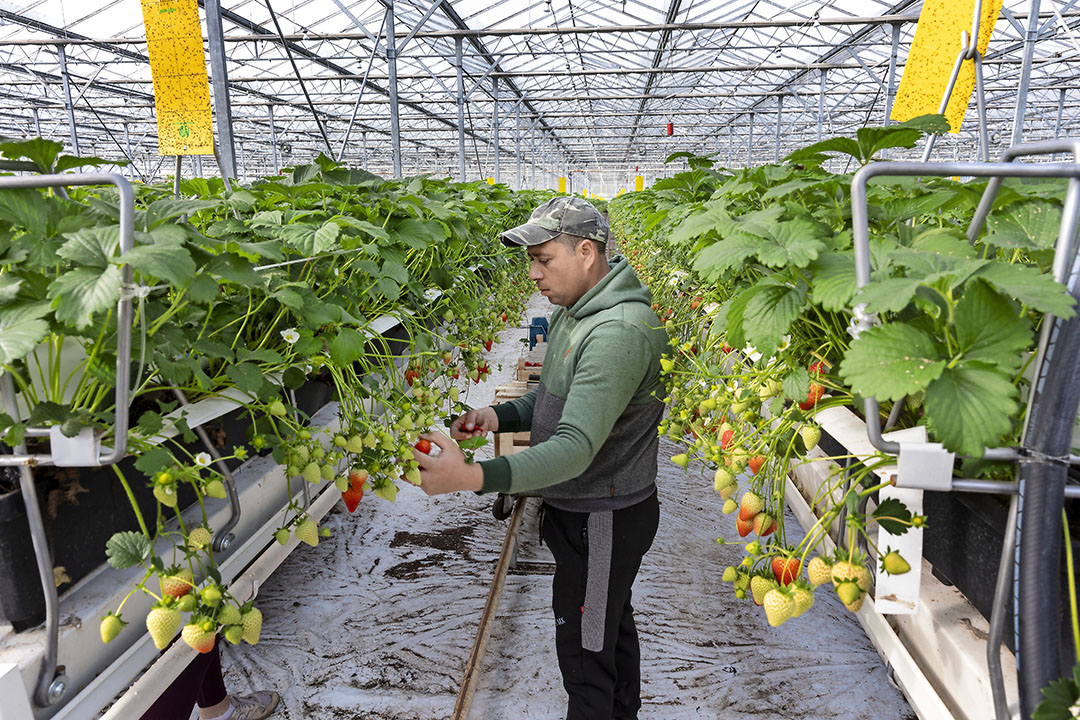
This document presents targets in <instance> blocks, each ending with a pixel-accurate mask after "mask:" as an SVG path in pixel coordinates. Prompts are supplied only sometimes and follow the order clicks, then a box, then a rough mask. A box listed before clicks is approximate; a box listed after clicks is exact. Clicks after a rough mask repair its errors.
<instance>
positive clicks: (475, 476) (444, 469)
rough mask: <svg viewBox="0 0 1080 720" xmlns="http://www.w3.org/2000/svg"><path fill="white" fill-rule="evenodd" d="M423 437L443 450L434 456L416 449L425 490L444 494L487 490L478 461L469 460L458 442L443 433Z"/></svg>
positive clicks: (426, 434) (422, 486)
mask: <svg viewBox="0 0 1080 720" xmlns="http://www.w3.org/2000/svg"><path fill="white" fill-rule="evenodd" d="M420 437H421V438H422V439H424V440H427V441H429V442H430V443H431V444H432V445H437V446H438V448H439V451H440V452H439V454H438V455H437V456H433V455H428V454H425V453H422V452H420V451H419V450H416V449H415V448H414V449H413V458H415V459H416V462H418V463H419V464H420V489H421V490H423V491H424V492H426V493H427V494H428V495H442V494H444V493H451V492H459V491H462V490H473V491H479V490H482V489H483V487H484V472H483V470H481V469H480V466H479V465H477V464H475V463H467V462H465V455H464V453H462V452H461V448H459V447H458V445H457V443H456V442H454V441H453V440H451V439H450V438H448V437H446V436H445V435H443V434H442V433H434V432H433V433H424V434H423V435H421V436H420Z"/></svg>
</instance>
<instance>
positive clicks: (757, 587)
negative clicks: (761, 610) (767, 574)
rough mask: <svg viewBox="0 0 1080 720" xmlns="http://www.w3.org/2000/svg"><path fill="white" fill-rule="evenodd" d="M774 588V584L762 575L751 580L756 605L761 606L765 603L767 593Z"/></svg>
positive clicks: (751, 589) (751, 590)
mask: <svg viewBox="0 0 1080 720" xmlns="http://www.w3.org/2000/svg"><path fill="white" fill-rule="evenodd" d="M772 587H773V583H772V582H771V581H770V580H769V579H768V578H764V577H762V576H761V575H754V576H753V577H751V578H750V592H751V593H752V594H753V595H754V603H755V604H757V605H760V604H761V603H763V602H764V601H765V593H767V592H769V590H770V589H771V588H772Z"/></svg>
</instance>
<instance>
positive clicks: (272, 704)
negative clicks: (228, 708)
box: [229, 690, 281, 720]
mask: <svg viewBox="0 0 1080 720" xmlns="http://www.w3.org/2000/svg"><path fill="white" fill-rule="evenodd" d="M229 699H230V700H231V701H232V704H233V714H232V716H231V717H230V718H229V720H263V718H267V717H270V716H271V715H273V714H274V710H277V706H278V703H279V702H280V701H281V698H280V697H279V696H278V694H277V693H276V692H274V691H273V690H257V691H255V692H253V693H251V694H250V695H230V696H229Z"/></svg>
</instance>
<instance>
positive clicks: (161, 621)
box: [146, 605, 184, 650]
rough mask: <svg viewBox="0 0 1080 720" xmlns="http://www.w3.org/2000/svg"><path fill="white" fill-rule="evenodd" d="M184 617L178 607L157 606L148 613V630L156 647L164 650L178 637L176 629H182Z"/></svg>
mask: <svg viewBox="0 0 1080 720" xmlns="http://www.w3.org/2000/svg"><path fill="white" fill-rule="evenodd" d="M183 621H184V618H183V615H181V613H180V611H179V610H177V609H176V608H169V607H162V606H160V605H158V606H155V607H154V608H152V609H151V610H150V612H149V613H147V615H146V631H147V632H149V633H150V639H151V640H153V641H154V647H156V648H157V649H158V650H164V649H165V647H166V646H167V645H168V644H169V643H170V642H172V639H173V638H174V637H176V631H177V630H179V629H180V625H181V623H183Z"/></svg>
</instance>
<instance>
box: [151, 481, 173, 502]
mask: <svg viewBox="0 0 1080 720" xmlns="http://www.w3.org/2000/svg"><path fill="white" fill-rule="evenodd" d="M154 497H155V498H157V501H158V502H159V503H161V504H162V505H166V506H168V507H172V508H174V507H176V484H175V483H169V484H168V485H161V484H157V485H154Z"/></svg>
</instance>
